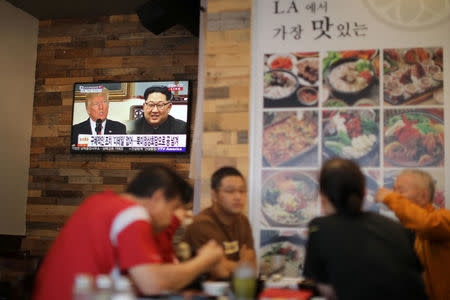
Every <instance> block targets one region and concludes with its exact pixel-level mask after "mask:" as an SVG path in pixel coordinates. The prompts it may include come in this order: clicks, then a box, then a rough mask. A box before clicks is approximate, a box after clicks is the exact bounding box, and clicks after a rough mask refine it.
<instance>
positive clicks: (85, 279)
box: [72, 274, 94, 300]
mask: <svg viewBox="0 0 450 300" xmlns="http://www.w3.org/2000/svg"><path fill="white" fill-rule="evenodd" d="M93 295H94V285H93V279H92V276H91V275H89V274H77V275H76V276H75V282H74V284H73V289H72V299H73V300H93Z"/></svg>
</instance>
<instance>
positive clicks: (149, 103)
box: [144, 102, 170, 110]
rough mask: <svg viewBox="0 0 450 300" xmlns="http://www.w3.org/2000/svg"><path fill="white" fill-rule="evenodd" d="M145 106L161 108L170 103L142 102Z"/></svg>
mask: <svg viewBox="0 0 450 300" xmlns="http://www.w3.org/2000/svg"><path fill="white" fill-rule="evenodd" d="M144 104H145V106H146V107H148V108H149V109H153V108H154V107H155V106H156V108H157V109H158V110H163V109H164V108H165V107H166V105H167V104H170V102H165V103H164V102H158V103H152V102H145V103H144Z"/></svg>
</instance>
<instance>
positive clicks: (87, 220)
mask: <svg viewBox="0 0 450 300" xmlns="http://www.w3.org/2000/svg"><path fill="white" fill-rule="evenodd" d="M178 224H179V223H176V222H175V223H174V222H172V225H171V227H172V226H173V225H178ZM160 235H161V234H158V236H160ZM165 237H166V238H167V239H170V238H171V236H170V235H167V234H166V235H165ZM158 243H159V242H156V241H155V238H154V237H153V234H152V228H151V223H150V216H149V215H148V213H147V211H146V210H145V209H144V208H143V207H142V206H140V205H138V204H136V203H135V202H132V201H130V200H128V199H126V198H123V197H120V196H119V195H117V194H115V193H113V192H110V191H107V192H104V193H100V194H96V195H93V196H91V197H89V198H88V199H86V200H85V201H84V202H83V203H82V204H81V205H80V207H79V208H78V210H77V211H75V213H74V214H73V215H72V216H71V217H70V219H69V220H68V221H67V223H66V224H65V226H64V227H63V229H62V230H61V232H60V234H59V235H58V237H57V239H56V240H55V242H54V243H53V245H52V247H51V248H50V250H49V252H48V254H47V256H46V258H45V260H44V261H43V263H42V266H41V268H40V269H39V272H38V276H37V278H36V282H35V289H34V295H33V296H34V299H35V300H41V299H42V300H44V299H45V300H51V299H55V300H56V299H57V300H60V299H71V297H72V285H73V282H74V278H75V275H76V274H78V273H88V274H92V275H93V276H95V275H97V274H112V275H114V274H119V272H124V271H126V270H128V269H129V268H131V267H133V266H136V265H140V264H146V263H161V262H163V261H164V260H165V259H163V258H162V257H161V255H160V251H161V250H162V249H161V248H160V245H157V244H158ZM166 245H167V243H166Z"/></svg>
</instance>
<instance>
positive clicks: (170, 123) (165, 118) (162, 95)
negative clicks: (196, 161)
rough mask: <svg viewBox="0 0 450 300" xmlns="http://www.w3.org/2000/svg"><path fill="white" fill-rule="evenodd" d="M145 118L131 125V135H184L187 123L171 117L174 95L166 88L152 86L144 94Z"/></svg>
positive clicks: (129, 131)
mask: <svg viewBox="0 0 450 300" xmlns="http://www.w3.org/2000/svg"><path fill="white" fill-rule="evenodd" d="M144 99H145V102H144V104H143V107H142V108H143V110H144V116H143V117H141V118H139V119H137V120H133V121H131V122H130V123H129V126H128V128H127V130H128V131H127V133H129V134H183V133H186V122H184V121H182V120H179V119H175V118H174V117H172V116H171V115H169V113H170V110H171V109H172V102H171V101H172V99H173V94H172V92H171V91H169V89H168V88H167V87H166V86H152V87H149V88H147V89H146V90H145V92H144Z"/></svg>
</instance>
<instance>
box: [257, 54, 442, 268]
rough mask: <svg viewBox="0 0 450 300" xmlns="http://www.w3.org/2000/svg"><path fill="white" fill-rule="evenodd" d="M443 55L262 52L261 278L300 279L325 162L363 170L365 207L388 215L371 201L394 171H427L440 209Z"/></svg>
mask: <svg viewBox="0 0 450 300" xmlns="http://www.w3.org/2000/svg"><path fill="white" fill-rule="evenodd" d="M442 57H443V48H442V47H426V48H425V47H422V48H420V47H415V48H398V49H366V50H359V49H357V50H345V51H317V52H288V53H266V54H264V68H263V69H264V79H263V80H264V83H263V89H264V90H263V98H264V101H263V102H261V103H262V105H263V109H262V111H263V118H262V120H263V126H262V136H261V137H262V149H261V151H262V153H261V154H262V161H261V167H262V168H261V181H262V182H261V187H262V188H261V199H260V201H261V205H260V208H261V209H260V212H259V215H258V219H259V228H260V231H259V232H260V244H261V245H260V249H261V251H259V258H260V262H261V263H260V272H261V274H265V275H270V274H272V273H274V272H277V271H278V272H279V273H282V274H283V275H284V276H296V275H301V269H302V265H303V253H304V243H305V241H306V239H307V225H308V223H309V221H311V219H312V218H314V217H316V216H319V215H322V214H323V207H322V204H321V203H320V197H319V194H318V173H319V169H320V166H321V164H322V162H323V161H325V160H327V159H329V158H331V157H335V156H338V157H343V158H347V159H352V160H354V161H356V162H358V163H359V165H360V166H361V167H362V169H363V172H364V174H365V177H366V196H365V199H364V204H363V209H365V210H369V211H375V212H378V213H381V214H385V215H386V216H388V217H392V218H393V219H395V218H396V217H395V214H393V213H392V212H390V211H386V210H387V209H386V208H383V207H380V205H377V204H375V203H374V198H375V194H376V192H377V190H378V188H379V186H385V187H387V188H391V189H392V188H393V183H394V180H395V178H396V176H397V174H398V172H399V171H400V170H401V169H403V168H424V169H425V170H426V171H428V172H429V173H430V174H431V175H432V176H433V178H434V180H435V182H436V194H435V199H434V204H435V205H436V206H438V207H444V206H445V198H444V192H445V187H444V179H445V172H444V162H445V151H444V99H443V98H444V92H443V88H444V87H443V73H444V69H443V61H442ZM293 232H294V233H293ZM280 254H285V256H286V257H287V258H285V259H282V258H279V257H278V256H279V255H280ZM280 259H281V260H282V262H280V261H279V260H280ZM289 259H290V260H292V261H287V260H289Z"/></svg>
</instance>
